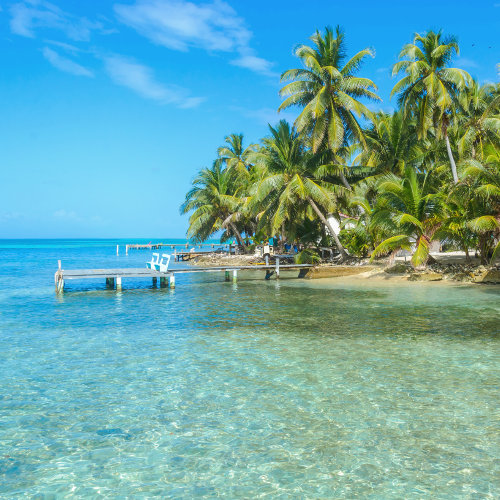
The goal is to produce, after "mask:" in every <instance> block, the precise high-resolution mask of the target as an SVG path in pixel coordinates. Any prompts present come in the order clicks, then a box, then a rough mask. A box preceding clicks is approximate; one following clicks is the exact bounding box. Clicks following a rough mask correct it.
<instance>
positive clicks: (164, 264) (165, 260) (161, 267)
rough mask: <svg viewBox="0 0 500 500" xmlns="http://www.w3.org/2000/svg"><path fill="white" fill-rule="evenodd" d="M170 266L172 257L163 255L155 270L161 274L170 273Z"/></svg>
mask: <svg viewBox="0 0 500 500" xmlns="http://www.w3.org/2000/svg"><path fill="white" fill-rule="evenodd" d="M169 264H170V255H169V254H167V253H163V254H162V255H161V260H160V261H159V262H158V263H157V264H155V268H156V270H157V271H160V273H166V272H167V271H168V265H169Z"/></svg>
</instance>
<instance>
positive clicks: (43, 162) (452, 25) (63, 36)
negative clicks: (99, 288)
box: [0, 0, 500, 238]
mask: <svg viewBox="0 0 500 500" xmlns="http://www.w3.org/2000/svg"><path fill="white" fill-rule="evenodd" d="M337 24H340V25H341V26H342V27H343V28H344V30H345V32H346V36H347V45H348V51H349V54H351V55H352V54H353V53H354V52H356V51H358V50H361V49H363V48H365V47H372V48H373V49H375V52H376V56H375V58H374V59H370V60H369V61H367V63H366V64H365V66H364V67H363V68H362V70H361V73H360V74H362V75H363V76H367V77H369V78H372V79H373V80H374V81H375V83H376V84H377V85H378V87H379V94H380V96H381V97H382V98H383V102H382V103H381V104H379V105H378V106H379V107H380V108H382V109H390V108H391V106H392V105H393V104H394V103H392V102H391V101H389V93H390V89H391V88H392V85H393V84H394V83H395V80H393V79H391V77H390V67H391V65H392V64H393V63H394V62H395V61H396V58H397V54H398V52H399V50H400V49H401V47H402V46H403V45H404V44H405V43H407V42H409V41H410V40H411V38H412V34H413V33H414V32H425V31H426V30H428V29H439V28H442V29H443V30H444V31H445V32H446V33H453V34H455V35H456V36H457V37H458V38H459V42H460V47H461V54H460V57H458V58H457V59H456V61H455V63H454V66H457V67H462V68H464V69H466V70H467V71H469V72H470V73H471V74H472V75H473V76H474V77H476V78H478V79H479V80H480V81H498V76H497V72H496V69H495V65H496V64H497V63H498V62H500V41H499V36H498V34H499V33H500V0H487V1H486V0H479V1H475V2H470V1H463V0H454V1H444V0H439V1H436V0H434V1H427V0H423V1H420V2H418V4H415V3H411V2H400V1H384V0H379V1H377V2H373V1H363V0H358V2H356V3H355V7H353V6H352V4H350V3H349V2H345V1H336V0H331V1H319V0H310V1H308V2H304V1H303V0H302V1H295V0H292V1H287V2H280V1H272V2H270V1H261V0H252V1H243V0H239V1H234V0H232V1H231V0H230V1H227V2H226V1H221V0H215V1H206V2H205V1H204V2H195V1H193V2H186V1H183V0H136V1H131V0H121V1H116V2H114V1H106V0H101V1H96V0H86V1H85V2H82V1H81V0H80V1H78V0H64V1H62V0H59V1H58V0H53V1H51V2H48V1H44V0H30V1H13V2H9V1H2V0H0V44H1V50H0V68H1V69H0V93H1V96H2V120H0V144H1V148H0V154H1V157H0V162H1V163H0V172H1V173H0V238H44V237H45V238H51V237H55V238H57V237H103V238H106V237H130V238H133V237H146V238H148V237H165V238H166V237H183V236H184V235H185V231H186V228H187V217H185V216H181V215H179V205H180V204H181V203H182V201H183V198H184V194H185V193H186V191H187V190H188V189H189V185H190V181H191V180H192V178H193V177H194V175H195V174H196V172H197V170H198V169H199V168H200V167H203V166H209V165H210V164H211V162H212V160H213V158H214V156H215V151H216V149H217V147H218V146H219V145H220V144H222V143H223V141H224V136H225V135H227V134H229V133H231V132H238V133H239V132H243V133H244V134H245V137H246V139H247V143H248V142H255V141H257V140H258V139H259V138H260V137H262V136H263V135H265V134H266V133H267V123H268V122H271V123H274V122H276V121H277V120H278V119H279V118H278V115H277V114H276V111H275V110H276V109H277V107H278V106H279V104H280V98H279V96H278V90H279V88H280V84H279V74H280V73H281V72H282V71H284V70H286V69H289V68H292V67H297V61H296V59H295V58H294V56H293V54H292V50H293V47H294V46H295V45H296V44H298V43H305V42H307V39H308V37H309V36H310V35H311V34H312V33H313V32H314V31H315V29H322V28H323V27H324V26H325V25H331V26H335V25H337ZM282 115H283V116H284V117H285V118H287V119H289V120H293V119H294V112H293V111H291V112H286V113H283V114H282Z"/></svg>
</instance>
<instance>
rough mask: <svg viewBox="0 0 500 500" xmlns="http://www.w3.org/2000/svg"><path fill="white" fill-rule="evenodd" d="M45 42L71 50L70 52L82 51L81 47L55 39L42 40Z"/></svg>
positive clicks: (67, 50)
mask: <svg viewBox="0 0 500 500" xmlns="http://www.w3.org/2000/svg"><path fill="white" fill-rule="evenodd" d="M44 42H45V43H49V44H50V45H55V46H56V47H59V48H61V49H64V50H65V51H66V52H71V53H72V54H78V53H79V52H82V49H80V48H78V47H75V46H74V45H70V44H69V43H64V42H58V41H56V40H44Z"/></svg>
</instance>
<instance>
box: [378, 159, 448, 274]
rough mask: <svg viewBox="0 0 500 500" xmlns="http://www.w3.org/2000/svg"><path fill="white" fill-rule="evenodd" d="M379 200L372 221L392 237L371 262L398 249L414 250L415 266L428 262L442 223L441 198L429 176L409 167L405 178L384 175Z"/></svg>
mask: <svg viewBox="0 0 500 500" xmlns="http://www.w3.org/2000/svg"><path fill="white" fill-rule="evenodd" d="M378 192H379V199H378V200H377V208H376V210H375V213H374V214H373V216H372V218H371V224H372V225H374V226H375V227H378V228H379V229H380V228H385V229H386V231H387V232H388V233H389V237H388V238H386V239H385V240H384V241H382V242H381V243H380V244H379V245H378V246H377V247H376V248H375V249H374V250H373V253H372V259H374V258H375V257H378V256H380V255H383V254H387V253H389V252H393V251H395V250H399V249H404V250H408V251H411V250H412V248H413V246H414V247H415V250H414V252H413V256H412V258H411V262H412V265H413V266H414V267H417V266H421V265H425V264H426V263H427V261H428V260H429V252H430V245H429V244H430V241H431V239H432V237H433V236H434V233H435V232H436V230H437V229H438V228H439V225H440V221H441V211H442V208H441V207H442V203H441V199H440V198H441V195H440V194H436V193H434V192H433V190H432V189H431V188H430V183H429V174H425V175H422V174H418V173H417V172H416V171H415V170H414V169H413V168H410V167H406V169H405V173H404V177H403V178H399V177H397V176H395V175H394V174H388V175H387V176H384V177H383V178H382V179H381V181H380V184H379V186H378Z"/></svg>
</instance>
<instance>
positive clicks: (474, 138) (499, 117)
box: [458, 81, 500, 161]
mask: <svg viewBox="0 0 500 500" xmlns="http://www.w3.org/2000/svg"><path fill="white" fill-rule="evenodd" d="M459 101H460V104H461V107H462V109H463V112H462V113H461V114H460V116H459V124H460V131H461V134H460V135H461V138H460V140H459V141H458V152H459V153H460V156H466V155H468V154H469V155H470V156H471V158H473V159H476V158H477V159H478V160H480V161H481V160H482V159H484V149H485V146H486V145H487V144H488V143H490V144H495V145H496V146H497V147H498V146H500V92H498V86H497V85H494V84H491V83H486V84H484V85H480V84H479V83H478V82H476V81H473V82H472V84H471V86H470V87H469V88H468V89H466V91H465V92H462V93H461V94H460V96H459Z"/></svg>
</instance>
